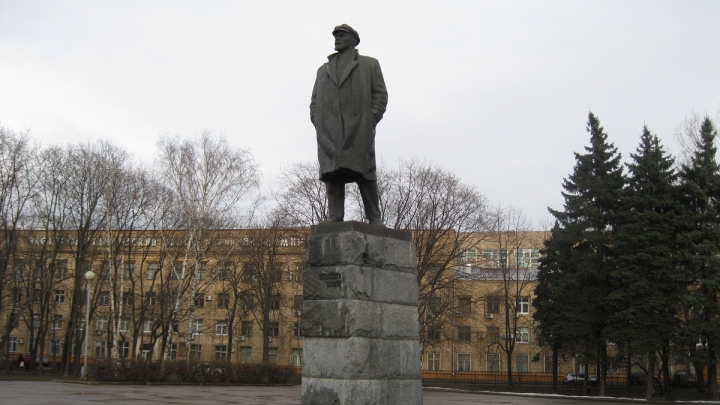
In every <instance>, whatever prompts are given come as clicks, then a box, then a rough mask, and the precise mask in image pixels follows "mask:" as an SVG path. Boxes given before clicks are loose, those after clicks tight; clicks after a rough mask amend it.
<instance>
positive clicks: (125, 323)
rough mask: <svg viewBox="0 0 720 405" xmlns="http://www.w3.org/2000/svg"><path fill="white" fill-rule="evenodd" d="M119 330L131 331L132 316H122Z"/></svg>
mask: <svg viewBox="0 0 720 405" xmlns="http://www.w3.org/2000/svg"><path fill="white" fill-rule="evenodd" d="M118 332H130V318H127V317H124V318H120V322H118Z"/></svg>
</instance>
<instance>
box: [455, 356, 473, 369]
mask: <svg viewBox="0 0 720 405" xmlns="http://www.w3.org/2000/svg"><path fill="white" fill-rule="evenodd" d="M458 371H470V353H458Z"/></svg>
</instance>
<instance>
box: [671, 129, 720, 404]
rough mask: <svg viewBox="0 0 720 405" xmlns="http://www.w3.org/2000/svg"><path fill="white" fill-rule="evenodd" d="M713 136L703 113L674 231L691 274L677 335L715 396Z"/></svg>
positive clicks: (718, 202)
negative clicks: (705, 373) (679, 224)
mask: <svg viewBox="0 0 720 405" xmlns="http://www.w3.org/2000/svg"><path fill="white" fill-rule="evenodd" d="M716 138H717V131H716V130H715V128H714V126H713V123H712V121H711V120H710V119H709V118H707V117H705V119H704V120H703V123H702V125H701V128H700V137H699V140H698V142H697V145H696V150H695V152H694V154H693V156H692V158H691V159H690V162H689V163H688V164H686V165H683V167H682V169H681V172H680V179H681V189H682V197H681V198H682V202H683V206H684V208H685V209H684V212H683V218H682V229H681V232H680V233H679V236H678V240H679V242H680V246H681V249H682V251H681V259H682V264H683V267H684V269H685V270H686V271H687V272H689V274H690V276H691V278H692V286H691V287H690V288H688V290H687V293H686V294H685V297H684V299H683V301H682V302H683V304H684V313H683V319H684V321H685V325H684V328H683V330H682V341H683V342H684V344H685V345H686V347H687V349H688V350H689V352H690V354H691V358H692V359H693V360H694V362H695V368H696V371H697V372H698V377H699V378H698V386H699V387H702V386H703V380H704V378H703V375H702V370H703V368H704V365H705V364H707V367H708V383H709V387H710V389H711V391H712V393H713V398H714V399H715V400H717V399H718V390H717V382H716V381H717V369H716V362H717V351H718V347H719V346H720V320H719V319H718V317H719V315H720V303H719V302H718V294H719V293H720V218H719V216H718V215H719V214H720V170H719V168H718V162H717V160H716V154H717V147H716V146H715V141H716ZM698 342H700V343H701V344H702V345H703V346H702V347H704V349H705V352H704V354H705V358H704V359H701V357H700V355H701V354H702V353H697V343H698ZM702 360H704V361H702ZM701 389H702V388H701Z"/></svg>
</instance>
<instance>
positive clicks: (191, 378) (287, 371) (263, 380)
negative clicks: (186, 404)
mask: <svg viewBox="0 0 720 405" xmlns="http://www.w3.org/2000/svg"><path fill="white" fill-rule="evenodd" d="M161 365H162V362H160V361H145V360H130V361H127V360H123V361H120V362H117V363H114V362H96V363H95V364H94V365H93V367H92V370H91V372H92V374H93V375H94V377H95V379H96V380H98V381H124V382H137V383H144V382H148V381H150V382H159V381H169V380H171V379H176V380H177V381H182V382H188V383H199V384H202V383H206V384H286V383H287V382H288V380H289V379H290V377H291V376H292V375H293V374H294V368H293V367H291V366H280V365H274V364H239V363H226V362H211V363H198V362H188V361H185V360H174V361H169V362H167V363H166V364H165V368H164V369H163V368H162V367H161Z"/></svg>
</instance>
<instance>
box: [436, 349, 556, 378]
mask: <svg viewBox="0 0 720 405" xmlns="http://www.w3.org/2000/svg"><path fill="white" fill-rule="evenodd" d="M547 357H548V358H549V360H550V362H551V363H550V364H551V365H550V367H551V369H550V370H549V371H552V356H547ZM548 358H546V363H547V360H548ZM529 360H530V359H529V355H528V354H526V353H515V371H516V372H518V373H527V372H529V371H530V362H529ZM501 361H502V356H501V355H500V354H498V353H488V354H487V355H486V358H485V370H484V371H495V372H499V371H500V370H501V368H502V367H501V366H502V364H501ZM546 368H547V365H546ZM427 369H428V370H431V371H440V370H441V368H440V353H439V352H430V353H428V354H427ZM456 370H457V371H473V368H472V355H471V354H470V353H458V354H457V364H456ZM475 371H482V370H475ZM545 371H546V372H547V371H548V370H545Z"/></svg>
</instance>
